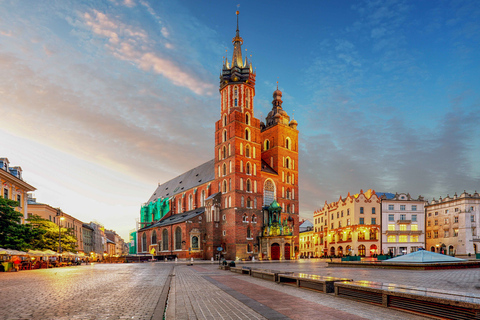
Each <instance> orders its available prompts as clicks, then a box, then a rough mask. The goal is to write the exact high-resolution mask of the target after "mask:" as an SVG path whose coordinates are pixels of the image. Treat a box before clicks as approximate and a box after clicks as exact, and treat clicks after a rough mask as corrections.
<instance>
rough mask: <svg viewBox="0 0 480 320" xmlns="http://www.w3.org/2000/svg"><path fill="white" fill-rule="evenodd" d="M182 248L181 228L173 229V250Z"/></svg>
mask: <svg viewBox="0 0 480 320" xmlns="http://www.w3.org/2000/svg"><path fill="white" fill-rule="evenodd" d="M180 249H182V228H180V227H177V228H176V229H175V250H180Z"/></svg>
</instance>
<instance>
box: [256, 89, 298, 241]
mask: <svg viewBox="0 0 480 320" xmlns="http://www.w3.org/2000/svg"><path fill="white" fill-rule="evenodd" d="M282 103H283V101H282V92H281V91H280V90H278V85H277V90H275V91H274V92H273V101H272V110H271V111H270V112H269V113H268V115H267V117H266V119H265V121H266V123H265V124H264V123H263V122H262V123H261V124H260V128H261V141H262V161H263V166H269V167H270V168H271V169H273V172H275V173H276V174H277V175H278V176H277V179H274V178H273V177H272V180H271V182H272V183H270V182H269V181H268V178H267V179H266V180H265V184H264V188H265V190H264V191H263V193H264V198H265V199H264V205H265V206H270V205H271V200H272V199H271V198H268V197H267V196H268V195H269V194H271V192H272V191H273V193H274V196H275V199H276V201H277V203H278V205H279V206H280V207H281V209H282V210H281V212H282V214H281V219H280V221H293V228H294V233H295V234H298V215H299V196H298V195H299V193H298V130H297V121H295V119H292V120H290V116H289V115H288V114H287V112H286V111H285V110H283V108H282ZM264 171H265V170H264ZM268 189H273V190H268ZM264 223H266V224H267V223H268V221H264Z"/></svg>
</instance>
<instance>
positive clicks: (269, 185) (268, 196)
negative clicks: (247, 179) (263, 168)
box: [263, 179, 275, 206]
mask: <svg viewBox="0 0 480 320" xmlns="http://www.w3.org/2000/svg"><path fill="white" fill-rule="evenodd" d="M273 200H275V185H274V184H273V181H272V180H270V179H268V180H265V184H264V186H263V205H264V206H269V205H270V204H271V203H272V202H273Z"/></svg>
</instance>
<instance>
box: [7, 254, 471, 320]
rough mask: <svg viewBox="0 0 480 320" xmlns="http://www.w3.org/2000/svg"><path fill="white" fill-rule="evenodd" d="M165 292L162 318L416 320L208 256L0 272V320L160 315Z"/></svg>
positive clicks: (428, 277) (391, 273) (319, 264)
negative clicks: (233, 268)
mask: <svg viewBox="0 0 480 320" xmlns="http://www.w3.org/2000/svg"><path fill="white" fill-rule="evenodd" d="M238 265H239V266H242V265H243V264H241V263H239V264H238ZM245 265H248V266H251V267H258V268H265V269H276V270H288V271H294V272H304V273H310V274H319V275H328V276H335V277H346V278H353V279H354V280H372V281H382V282H389V283H398V284H406V285H414V286H423V287H427V288H439V289H444V290H451V291H460V292H473V293H479V288H480V270H479V269H460V270H438V271H405V270H384V269H359V268H352V269H349V268H327V267H326V263H325V262H323V261H314V260H305V261H298V262H280V263H277V262H268V263H265V262H264V263H259V262H257V263H245ZM168 283H170V291H169V292H168V291H167V290H166V289H168V286H166V285H165V284H168ZM162 292H163V295H162ZM167 292H168V304H167V309H166V318H167V319H304V318H310V319H352V320H353V319H362V318H364V319H422V318H421V317H418V316H414V315H411V314H408V313H404V312H400V311H395V310H392V309H386V308H382V307H377V306H373V305H369V304H365V303H360V302H356V301H352V300H348V299H341V298H337V297H335V296H333V295H329V294H322V293H318V292H315V291H311V290H306V289H300V288H296V287H293V286H289V285H285V284H277V283H274V282H270V281H267V280H262V279H257V278H252V277H249V276H244V275H239V274H236V273H233V272H229V271H223V270H219V269H218V265H217V264H210V263H208V262H207V263H197V262H195V264H194V265H193V266H189V265H186V263H185V262H178V263H173V262H168V263H164V262H157V263H139V264H94V265H87V266H77V267H66V268H56V269H41V270H31V271H21V272H11V273H0V320H5V319H42V320H43V319H161V318H162V316H163V313H164V308H163V304H162V303H160V301H162V299H163V297H166V293H167Z"/></svg>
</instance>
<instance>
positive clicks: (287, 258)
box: [285, 243, 290, 260]
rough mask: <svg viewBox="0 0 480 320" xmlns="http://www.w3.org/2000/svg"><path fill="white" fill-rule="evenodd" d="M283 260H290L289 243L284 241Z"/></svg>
mask: <svg viewBox="0 0 480 320" xmlns="http://www.w3.org/2000/svg"><path fill="white" fill-rule="evenodd" d="M285 260H290V243H285Z"/></svg>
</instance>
